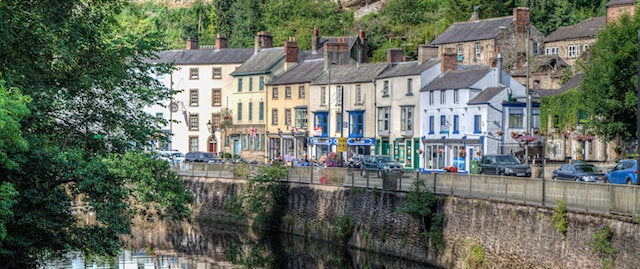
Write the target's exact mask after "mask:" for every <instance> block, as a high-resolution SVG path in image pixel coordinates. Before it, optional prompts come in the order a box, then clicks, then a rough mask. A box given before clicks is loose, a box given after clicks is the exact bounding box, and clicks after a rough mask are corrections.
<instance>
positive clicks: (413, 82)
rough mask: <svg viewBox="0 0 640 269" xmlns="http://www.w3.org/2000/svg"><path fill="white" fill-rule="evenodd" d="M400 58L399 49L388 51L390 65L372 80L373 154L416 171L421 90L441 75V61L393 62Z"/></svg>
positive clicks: (435, 49)
mask: <svg viewBox="0 0 640 269" xmlns="http://www.w3.org/2000/svg"><path fill="white" fill-rule="evenodd" d="M431 48H432V50H433V51H432V53H433V54H432V55H437V48H434V47H431ZM423 49H424V48H423ZM422 53H425V50H419V51H418V54H419V55H420V54H422ZM420 56H423V55H420ZM402 58H403V57H402V51H401V50H400V49H390V50H389V51H387V63H389V67H388V68H387V69H386V70H384V71H383V72H382V73H381V74H380V75H379V76H378V77H377V78H376V81H375V83H376V84H375V89H376V91H377V93H376V95H375V97H376V102H375V104H376V115H377V122H376V140H375V142H376V143H375V149H376V150H375V153H376V154H381V155H390V156H392V157H393V158H395V159H396V160H397V161H398V162H401V163H403V165H404V167H405V168H406V169H410V170H418V169H419V168H420V158H419V156H420V154H419V153H418V152H419V149H420V124H421V123H422V121H421V120H420V108H421V107H420V98H419V96H420V89H421V88H422V87H423V86H424V85H426V84H427V83H429V82H431V81H432V80H433V79H434V78H435V77H437V76H438V75H440V60H439V59H438V58H429V59H427V58H426V57H419V58H421V59H424V60H426V61H411V62H396V61H394V60H398V59H402Z"/></svg>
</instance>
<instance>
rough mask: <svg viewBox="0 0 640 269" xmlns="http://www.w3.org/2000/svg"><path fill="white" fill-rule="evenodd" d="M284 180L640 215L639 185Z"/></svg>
mask: <svg viewBox="0 0 640 269" xmlns="http://www.w3.org/2000/svg"><path fill="white" fill-rule="evenodd" d="M260 167H261V165H245V164H227V163H224V164H204V163H181V164H179V165H178V166H175V171H176V172H177V173H178V174H179V175H181V176H191V177H212V178H223V179H234V178H235V176H234V171H236V173H238V171H243V173H248V174H249V175H253V174H255V173H257V172H258V171H259V169H260ZM288 168H289V174H288V176H287V178H284V179H282V180H283V181H288V182H295V183H306V184H317V185H327V186H341V187H359V188H369V189H380V190H390V191H400V192H409V191H411V190H412V189H413V184H414V183H415V182H416V181H418V180H420V181H423V182H424V183H425V185H426V186H427V187H428V188H430V189H431V190H432V191H434V192H435V193H437V194H443V195H453V196H460V197H470V198H479V199H487V200H493V201H505V202H513V203H522V204H527V205H535V206H549V207H555V206H556V205H557V203H558V201H565V202H566V206H567V209H568V210H572V211H579V212H590V213H599V214H606V215H617V216H638V215H639V214H640V197H639V196H640V186H635V185H614V184H601V183H583V182H572V181H555V180H553V181H551V180H543V179H537V178H521V177H505V176H489V175H469V174H464V175H463V174H457V173H431V174H424V173H404V174H401V175H400V174H387V175H384V176H383V177H378V175H377V173H375V172H363V171H362V170H360V169H349V168H333V167H288Z"/></svg>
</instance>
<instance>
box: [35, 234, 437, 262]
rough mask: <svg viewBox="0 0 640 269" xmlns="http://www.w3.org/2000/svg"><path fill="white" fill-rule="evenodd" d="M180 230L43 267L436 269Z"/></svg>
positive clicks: (292, 241) (259, 238)
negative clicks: (113, 252)
mask: <svg viewBox="0 0 640 269" xmlns="http://www.w3.org/2000/svg"><path fill="white" fill-rule="evenodd" d="M180 226H181V227H177V228H172V229H167V228H166V226H164V225H161V226H159V227H147V228H146V229H137V230H135V231H134V235H135V238H134V239H131V238H129V239H125V241H126V242H127V243H126V245H127V246H126V248H124V249H123V250H122V252H121V253H120V254H119V255H118V256H117V257H113V258H101V259H94V260H89V259H85V258H84V257H82V256H80V255H73V254H68V256H67V257H66V258H64V259H60V260H51V261H48V262H47V263H46V265H44V266H43V267H41V268H46V269H80V268H93V269H102V268H109V269H111V268H118V269H143V268H144V269H149V268H154V269H159V268H182V269H209V268H295V269H298V268H345V269H349V268H431V269H432V268H436V267H432V266H429V265H427V264H424V263H420V262H416V261H409V260H403V259H399V258H396V257H391V256H387V255H384V254H381V253H370V252H366V251H362V250H358V249H353V248H345V247H342V246H340V245H338V244H332V243H329V242H323V241H319V240H314V239H311V238H306V237H299V236H293V235H286V234H269V233H267V234H260V233H256V232H254V231H252V230H250V229H247V228H246V227H244V226H233V225H229V224H208V225H206V226H208V227H207V228H205V229H199V228H198V227H195V226H190V225H186V224H183V225H180Z"/></svg>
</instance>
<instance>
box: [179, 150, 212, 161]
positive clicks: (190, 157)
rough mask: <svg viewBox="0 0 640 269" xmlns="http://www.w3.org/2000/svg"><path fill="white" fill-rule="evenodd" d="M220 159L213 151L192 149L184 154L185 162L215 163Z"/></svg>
mask: <svg viewBox="0 0 640 269" xmlns="http://www.w3.org/2000/svg"><path fill="white" fill-rule="evenodd" d="M217 160H219V159H218V158H216V155H215V154H213V152H202V151H191V152H187V154H186V155H185V156H184V161H185V162H195V163H213V162H217Z"/></svg>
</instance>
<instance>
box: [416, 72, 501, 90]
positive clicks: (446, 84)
mask: <svg viewBox="0 0 640 269" xmlns="http://www.w3.org/2000/svg"><path fill="white" fill-rule="evenodd" d="M489 71H491V69H489V68H478V69H469V70H463V71H449V72H447V73H444V74H443V75H441V76H439V77H437V78H436V79H434V80H433V81H431V83H429V84H427V85H425V86H424V87H422V89H420V92H426V91H433V90H449V89H468V88H469V87H471V85H473V84H474V83H476V82H477V81H478V80H480V79H481V78H482V77H484V76H485V75H487V74H488V73H489Z"/></svg>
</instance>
